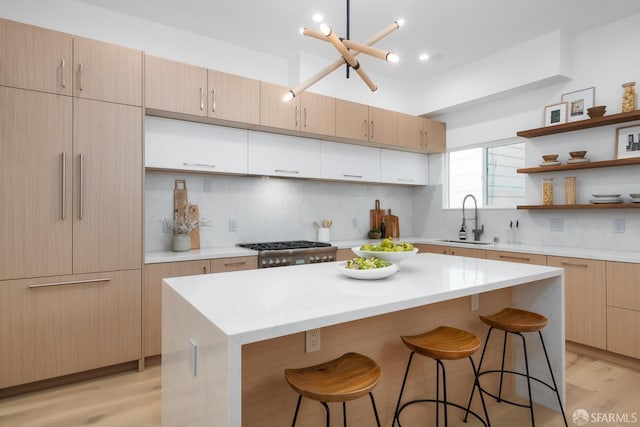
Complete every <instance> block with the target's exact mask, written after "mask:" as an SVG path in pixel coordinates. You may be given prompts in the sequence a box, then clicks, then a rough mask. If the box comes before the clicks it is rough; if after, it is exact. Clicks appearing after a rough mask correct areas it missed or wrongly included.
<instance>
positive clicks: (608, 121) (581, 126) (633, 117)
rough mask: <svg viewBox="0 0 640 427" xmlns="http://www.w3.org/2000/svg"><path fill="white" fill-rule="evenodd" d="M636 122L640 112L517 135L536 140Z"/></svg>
mask: <svg viewBox="0 0 640 427" xmlns="http://www.w3.org/2000/svg"><path fill="white" fill-rule="evenodd" d="M634 120H640V110H635V111H630V112H628V113H618V114H611V115H610V116H607V115H605V116H602V117H596V118H595V119H587V120H580V121H577V122H571V123H563V124H561V125H555V126H545V127H541V128H537V129H529V130H521V131H520V132H518V133H517V135H518V136H521V137H523V138H535V137H538V136H546V135H553V134H556V133H565V132H572V131H574V130H582V129H589V128H595V127H600V126H608V125H615V124H617V123H624V122H632V121H634Z"/></svg>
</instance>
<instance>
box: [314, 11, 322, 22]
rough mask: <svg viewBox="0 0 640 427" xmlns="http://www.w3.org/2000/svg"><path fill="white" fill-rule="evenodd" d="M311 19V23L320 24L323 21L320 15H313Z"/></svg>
mask: <svg viewBox="0 0 640 427" xmlns="http://www.w3.org/2000/svg"><path fill="white" fill-rule="evenodd" d="M311 19H313V22H322V21H324V16H322V14H321V13H314V14H313V16H312V17H311Z"/></svg>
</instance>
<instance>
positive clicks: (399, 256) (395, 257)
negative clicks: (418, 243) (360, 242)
mask: <svg viewBox="0 0 640 427" xmlns="http://www.w3.org/2000/svg"><path fill="white" fill-rule="evenodd" d="M351 251H353V253H354V254H356V255H358V256H359V257H365V258H370V257H372V256H374V257H376V258H380V259H383V260H385V261H387V262H388V263H391V264H399V263H401V262H402V261H404V260H407V259H409V258H411V257H412V256H414V255H415V254H417V253H418V248H413V250H412V251H403V252H384V251H363V250H360V246H356V247H354V248H351Z"/></svg>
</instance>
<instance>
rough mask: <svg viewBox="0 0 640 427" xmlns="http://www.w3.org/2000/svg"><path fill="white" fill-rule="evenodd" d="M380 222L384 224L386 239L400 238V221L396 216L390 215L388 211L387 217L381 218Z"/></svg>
mask: <svg viewBox="0 0 640 427" xmlns="http://www.w3.org/2000/svg"><path fill="white" fill-rule="evenodd" d="M382 222H384V228H385V231H386V237H391V238H392V239H398V238H399V237H400V220H399V219H398V216H397V215H392V214H391V209H389V214H388V215H384V216H383V217H382Z"/></svg>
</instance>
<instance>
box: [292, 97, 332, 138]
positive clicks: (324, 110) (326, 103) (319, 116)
mask: <svg viewBox="0 0 640 427" xmlns="http://www.w3.org/2000/svg"><path fill="white" fill-rule="evenodd" d="M280 102H282V101H280ZM300 114H301V116H300V130H301V131H303V132H309V133H312V134H316V135H326V136H334V135H335V134H336V100H335V98H331V97H329V96H324V95H318V94H316V93H311V92H303V93H302V94H300Z"/></svg>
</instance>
